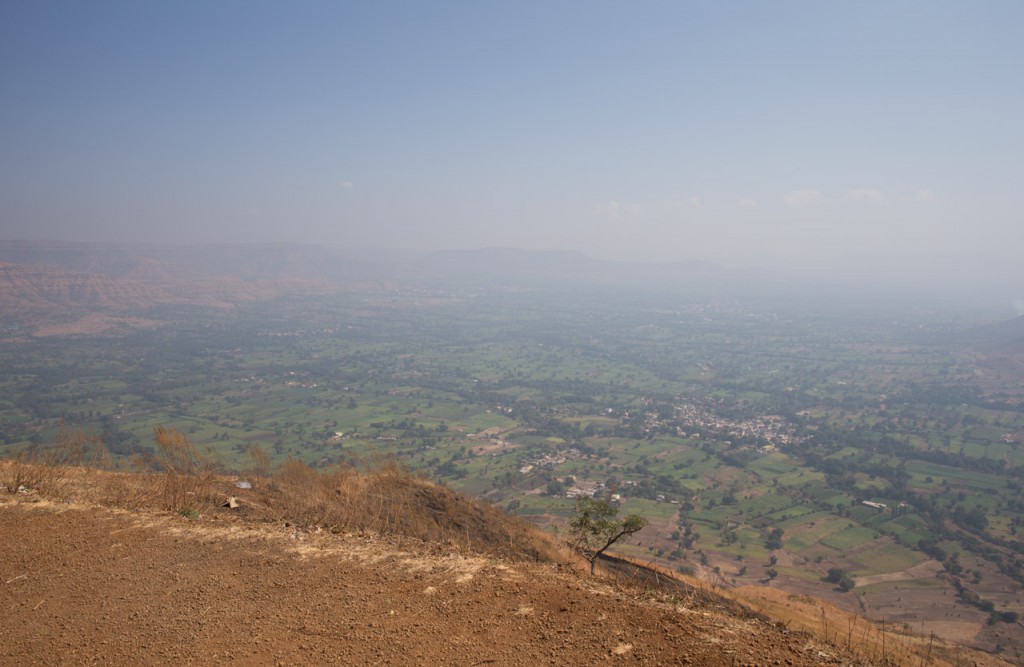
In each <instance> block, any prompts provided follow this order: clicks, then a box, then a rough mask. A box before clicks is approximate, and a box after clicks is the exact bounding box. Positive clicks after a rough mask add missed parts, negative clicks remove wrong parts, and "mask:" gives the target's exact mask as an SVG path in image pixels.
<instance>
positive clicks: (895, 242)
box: [0, 0, 1024, 263]
mask: <svg viewBox="0 0 1024 667" xmlns="http://www.w3.org/2000/svg"><path fill="white" fill-rule="evenodd" d="M0 91H2V104H0V225H2V233H0V236H2V237H6V238H51V239H74V240H82V239H96V240H137V241H150V240H156V241H173V242H195V241H200V242H207V241H209V242H219V241H251V242H262V241H296V242H312V243H322V244H327V245H332V246H338V247H350V246H366V245H386V246H402V247H414V248H441V247H445V248H472V247H480V246H490V245H508V246H519V247H525V248H536V249H546V248H565V249H579V250H583V251H585V252H588V253H589V254H592V255H595V256H598V257H609V258H643V257H646V258H651V259H659V260H664V259H677V258H680V259H681V258H689V257H698V258H706V259H711V260H716V261H726V262H729V263H745V262H759V261H761V260H763V259H764V260H771V259H777V258H780V257H782V258H784V257H791V256H805V257H812V258H821V257H827V256H831V255H836V254H845V253H851V252H854V253H855V252H859V251H864V250H872V249H875V248H889V249H891V250H893V251H896V252H911V253H931V252H960V251H970V252H987V253H993V254H997V255H1003V256H1009V257H1013V256H1018V255H1020V249H1021V248H1022V247H1024V219H1022V216H1021V211H1022V197H1024V168H1022V160H1024V158H1022V156H1024V103H1022V102H1024V2H1018V1H1013V2H974V1H968V0H964V1H963V2H955V3H952V2H937V1H935V0H924V1H920V2H914V1H907V2H901V1H899V0H886V1H884V2H882V1H880V2H852V1H850V2H839V1H836V2H831V1H829V2H822V1H817V0H815V1H808V2H778V1H770V2H769V1H763V2H720V1H715V2H682V1H677V2H622V1H616V2H591V1H587V2H569V1H561V2H560V1H557V0H545V1H538V2H529V1H522V2H501V3H498V2H477V1H467V2H440V1H433V2H419V1H417V2H402V3H399V2H386V1H381V2H377V1H367V2H361V3H348V2H340V1H339V2H302V1H288V2H285V1H283V0H282V1H281V2H273V3H269V2H256V1H251V0H246V1H244V2H241V1H239V2H235V1H216V2H211V1H208V0H203V1H202V2H188V1H183V0H174V1H166V2H147V1H139V0H128V1H125V2H106V1H102V0H97V1H94V2H81V1H79V0H75V1H69V2H51V1H48V0H31V1H16V0H9V1H7V2H3V3H0Z"/></svg>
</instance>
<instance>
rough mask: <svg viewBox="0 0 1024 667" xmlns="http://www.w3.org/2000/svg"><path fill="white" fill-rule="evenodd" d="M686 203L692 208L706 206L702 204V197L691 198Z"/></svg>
mask: <svg viewBox="0 0 1024 667" xmlns="http://www.w3.org/2000/svg"><path fill="white" fill-rule="evenodd" d="M686 203H687V204H689V205H690V207H691V208H696V209H701V208H704V204H703V203H702V202H701V200H700V197H697V196H693V197H690V198H689V199H687V200H686Z"/></svg>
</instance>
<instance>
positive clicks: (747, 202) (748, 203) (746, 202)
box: [736, 197, 757, 208]
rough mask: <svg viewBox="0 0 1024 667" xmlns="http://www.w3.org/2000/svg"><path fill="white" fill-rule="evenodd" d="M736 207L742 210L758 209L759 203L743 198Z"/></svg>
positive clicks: (737, 202)
mask: <svg viewBox="0 0 1024 667" xmlns="http://www.w3.org/2000/svg"><path fill="white" fill-rule="evenodd" d="M736 206H738V207H740V208H757V202H756V201H754V200H753V199H751V198H749V197H743V198H742V199H738V200H737V201H736Z"/></svg>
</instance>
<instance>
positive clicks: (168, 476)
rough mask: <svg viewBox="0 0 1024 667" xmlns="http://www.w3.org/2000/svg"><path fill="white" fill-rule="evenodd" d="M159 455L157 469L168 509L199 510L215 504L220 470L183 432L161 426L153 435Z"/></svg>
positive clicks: (154, 464) (163, 497)
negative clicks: (215, 480) (214, 495)
mask: <svg viewBox="0 0 1024 667" xmlns="http://www.w3.org/2000/svg"><path fill="white" fill-rule="evenodd" d="M153 437H154V439H155V440H156V444H157V455H156V458H155V459H154V461H153V467H154V468H155V469H156V470H157V472H160V473H162V474H161V475H160V478H159V480H160V481H159V493H160V501H161V503H162V504H163V506H164V507H165V508H166V509H172V510H192V511H198V510H199V509H200V508H203V507H206V506H209V505H210V504H211V503H212V502H213V500H214V499H213V497H212V495H211V494H212V487H213V481H214V478H215V475H216V469H215V466H214V464H213V463H212V462H211V460H210V459H209V457H207V456H204V455H203V454H202V453H201V452H200V451H199V450H197V449H196V448H195V447H194V446H193V445H192V443H190V442H189V441H188V439H187V438H186V437H185V436H184V435H183V434H182V433H180V432H179V431H177V430H175V429H173V428H164V427H163V426H158V427H157V428H156V429H155V431H154V434H153Z"/></svg>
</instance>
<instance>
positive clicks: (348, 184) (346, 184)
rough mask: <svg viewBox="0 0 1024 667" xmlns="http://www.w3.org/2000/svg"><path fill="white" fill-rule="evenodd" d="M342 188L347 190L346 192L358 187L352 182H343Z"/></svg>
mask: <svg viewBox="0 0 1024 667" xmlns="http://www.w3.org/2000/svg"><path fill="white" fill-rule="evenodd" d="M341 187H342V188H344V189H346V190H351V189H352V188H354V187H356V186H355V185H353V183H352V181H342V182H341Z"/></svg>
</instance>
